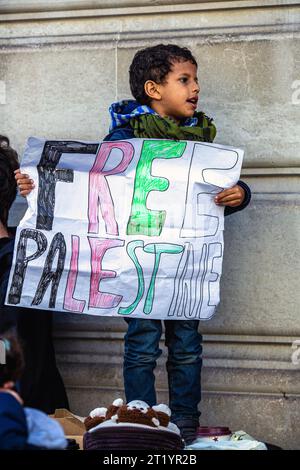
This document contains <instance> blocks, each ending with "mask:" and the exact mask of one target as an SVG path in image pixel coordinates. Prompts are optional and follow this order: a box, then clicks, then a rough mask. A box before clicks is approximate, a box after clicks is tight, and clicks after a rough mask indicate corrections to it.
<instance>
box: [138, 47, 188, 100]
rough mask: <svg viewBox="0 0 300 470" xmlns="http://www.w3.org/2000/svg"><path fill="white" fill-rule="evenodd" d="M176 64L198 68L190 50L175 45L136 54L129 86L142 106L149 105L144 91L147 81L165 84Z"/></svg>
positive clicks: (145, 50)
mask: <svg viewBox="0 0 300 470" xmlns="http://www.w3.org/2000/svg"><path fill="white" fill-rule="evenodd" d="M174 62H192V64H194V65H196V67H197V62H196V59H195V57H194V56H193V55H192V53H191V51H190V50H189V49H187V48H186V47H179V46H176V45H173V44H167V45H165V44H158V45H157V46H153V47H147V48H146V49H142V50H140V51H138V52H137V53H136V54H135V56H134V58H133V61H132V63H131V65H130V68H129V84H130V89H131V93H132V95H133V96H134V98H135V99H136V100H137V101H138V102H139V103H140V104H149V97H148V96H147V95H146V93H145V91H144V85H145V83H146V81H147V80H153V81H154V82H156V83H163V82H164V79H165V78H166V76H167V75H168V73H169V72H170V71H171V70H172V65H173V64H174Z"/></svg>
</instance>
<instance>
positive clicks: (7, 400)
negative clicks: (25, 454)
mask: <svg viewBox="0 0 300 470" xmlns="http://www.w3.org/2000/svg"><path fill="white" fill-rule="evenodd" d="M27 435H28V431H27V423H26V416H25V413H24V410H23V407H22V406H21V405H20V403H19V402H18V401H17V400H16V399H15V397H13V396H12V395H10V394H9V393H7V392H0V450H9V449H26V448H27V444H26V441H27Z"/></svg>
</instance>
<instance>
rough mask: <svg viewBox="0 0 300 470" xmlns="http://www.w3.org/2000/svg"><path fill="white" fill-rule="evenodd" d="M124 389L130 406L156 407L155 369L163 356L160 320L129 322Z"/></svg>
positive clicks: (128, 320)
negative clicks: (136, 402)
mask: <svg viewBox="0 0 300 470" xmlns="http://www.w3.org/2000/svg"><path fill="white" fill-rule="evenodd" d="M125 321H126V323H127V324H128V330H127V333H126V335H125V354H124V367H123V374H124V387H125V395H126V401H127V403H128V402H130V401H132V400H143V401H145V402H146V403H148V405H150V406H153V405H156V393H155V386H154V383H155V377H154V368H155V366H156V361H157V359H158V357H159V356H160V355H161V352H162V351H161V349H159V340H160V337H161V333H162V323H161V321H160V320H144V319H139V318H137V319H133V318H126V319H125Z"/></svg>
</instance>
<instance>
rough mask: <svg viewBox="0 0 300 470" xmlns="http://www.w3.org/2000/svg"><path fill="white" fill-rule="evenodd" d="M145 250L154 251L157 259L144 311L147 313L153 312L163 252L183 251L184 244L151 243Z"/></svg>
mask: <svg viewBox="0 0 300 470" xmlns="http://www.w3.org/2000/svg"><path fill="white" fill-rule="evenodd" d="M144 251H145V252H146V253H154V254H155V260H154V268H153V271H152V276H151V281H150V284H149V288H148V293H147V297H146V301H145V306H144V313H146V314H147V315H148V314H149V313H151V310H152V306H153V299H154V292H155V278H156V274H157V271H158V267H159V262H160V257H161V254H162V253H171V254H176V253H181V252H182V251H183V246H182V245H175V244H172V243H149V245H146V246H145V247H144Z"/></svg>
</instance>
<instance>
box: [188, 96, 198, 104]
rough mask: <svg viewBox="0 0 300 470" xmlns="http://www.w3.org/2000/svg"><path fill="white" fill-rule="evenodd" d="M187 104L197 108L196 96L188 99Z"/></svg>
mask: <svg viewBox="0 0 300 470" xmlns="http://www.w3.org/2000/svg"><path fill="white" fill-rule="evenodd" d="M187 102H188V103H192V104H193V105H195V106H197V103H198V96H195V97H194V98H189V99H188V100H187Z"/></svg>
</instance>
